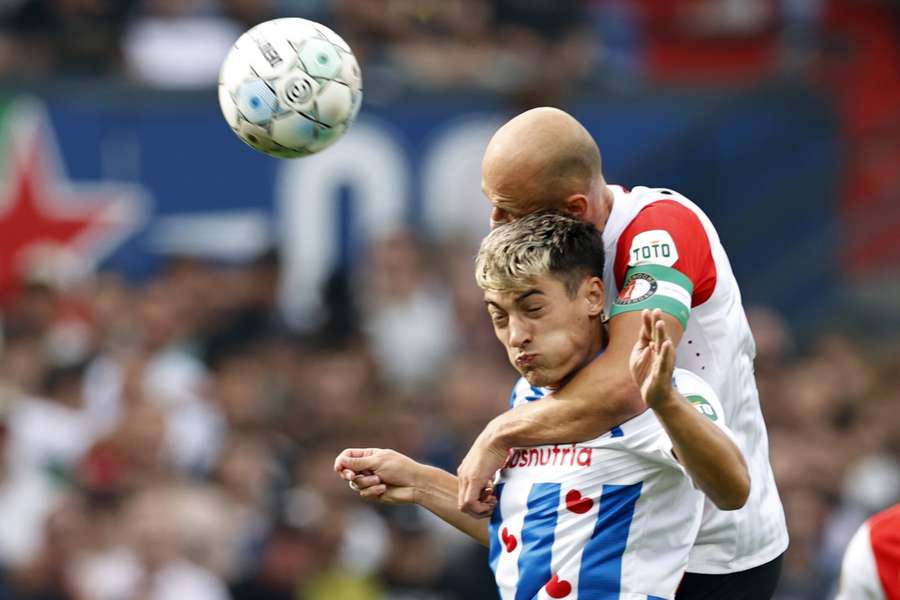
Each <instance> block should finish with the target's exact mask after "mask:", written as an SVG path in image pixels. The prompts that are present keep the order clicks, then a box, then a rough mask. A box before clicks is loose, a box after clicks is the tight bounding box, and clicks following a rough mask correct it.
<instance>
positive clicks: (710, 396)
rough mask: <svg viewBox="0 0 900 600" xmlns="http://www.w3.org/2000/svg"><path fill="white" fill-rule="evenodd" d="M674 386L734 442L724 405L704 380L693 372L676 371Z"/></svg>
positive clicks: (673, 380)
mask: <svg viewBox="0 0 900 600" xmlns="http://www.w3.org/2000/svg"><path fill="white" fill-rule="evenodd" d="M672 385H673V386H674V388H675V390H676V391H677V392H678V393H679V394H681V395H682V396H684V397H685V398H687V400H688V402H690V403H691V404H692V405H693V406H694V408H696V409H697V412H699V413H700V414H701V415H703V416H704V417H706V418H707V419H709V420H710V421H712V422H713V423H715V424H716V425H717V426H718V427H719V429H721V430H722V431H723V432H724V433H725V435H727V436H728V437H729V438H731V440H732V441H734V434H733V433H732V431H731V429H730V428H729V427H728V424H727V423H726V419H725V412H724V409H723V408H722V403H721V402H720V401H719V397H718V396H717V395H716V393H715V392H714V391H713V389H712V387H711V386H710V385H709V384H708V383H706V381H704V380H703V378H701V377H700V376H699V375H696V374H694V373H692V372H691V371H686V370H684V369H676V371H675V374H674V375H673V377H672Z"/></svg>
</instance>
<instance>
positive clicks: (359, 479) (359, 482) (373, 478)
mask: <svg viewBox="0 0 900 600" xmlns="http://www.w3.org/2000/svg"><path fill="white" fill-rule="evenodd" d="M352 481H353V483H355V484H356V487H358V488H359V489H361V490H364V489H366V488H370V487H373V486H376V485H379V484H381V483H382V481H381V477H379V476H378V475H357V476H356V477H354V478H353V480H352Z"/></svg>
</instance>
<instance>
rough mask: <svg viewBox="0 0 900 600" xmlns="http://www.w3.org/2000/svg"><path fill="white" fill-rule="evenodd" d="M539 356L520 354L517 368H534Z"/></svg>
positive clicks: (517, 359) (517, 358)
mask: <svg viewBox="0 0 900 600" xmlns="http://www.w3.org/2000/svg"><path fill="white" fill-rule="evenodd" d="M537 357H538V355H537V354H520V355H518V356H517V357H516V366H517V367H519V368H520V369H527V368H530V367H533V366H534V365H535V363H536V362H537Z"/></svg>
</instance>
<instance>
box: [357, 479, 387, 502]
mask: <svg viewBox="0 0 900 600" xmlns="http://www.w3.org/2000/svg"><path fill="white" fill-rule="evenodd" d="M386 491H387V486H386V485H384V484H383V483H382V484H380V485H374V486H372V487H370V488H365V489H360V490H359V495H360V497H361V498H365V499H367V500H375V499H377V498H378V497H380V496H381V495H382V494H384V493H385V492H386Z"/></svg>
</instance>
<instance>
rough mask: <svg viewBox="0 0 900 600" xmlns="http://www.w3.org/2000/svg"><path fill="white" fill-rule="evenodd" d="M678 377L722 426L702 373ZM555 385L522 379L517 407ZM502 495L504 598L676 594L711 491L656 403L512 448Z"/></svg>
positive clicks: (494, 529) (496, 563)
mask: <svg viewBox="0 0 900 600" xmlns="http://www.w3.org/2000/svg"><path fill="white" fill-rule="evenodd" d="M673 382H674V383H675V386H676V388H677V389H678V390H679V391H680V392H681V393H682V395H684V396H686V397H688V398H689V399H690V400H691V402H693V403H694V404H695V406H697V408H698V410H700V411H701V412H703V413H705V414H707V416H709V417H710V418H711V419H713V420H715V421H717V423H718V424H719V425H720V426H723V424H722V419H721V417H720V415H722V409H721V406H720V405H719V403H718V400H717V399H716V397H715V394H714V392H713V391H712V389H711V388H710V387H709V386H708V385H707V384H706V383H705V382H704V381H702V380H701V379H700V378H699V377H697V376H696V375H694V374H693V373H690V372H689V371H684V370H681V369H676V371H675V374H674V377H673ZM549 393H550V392H549V391H548V390H545V389H542V388H536V387H532V386H530V385H529V384H528V382H527V381H525V379H524V378H523V379H520V380H519V381H518V383H516V385H515V387H514V389H513V393H512V396H511V398H510V406H511V407H512V406H516V405H518V404H520V403H523V402H529V401H532V400H537V399H539V398H541V397H543V396H544V395H545V394H549ZM496 494H497V496H498V500H499V501H498V503H497V507H496V509H495V510H494V513H493V516H492V517H491V524H490V565H491V569H493V571H494V575H495V578H496V581H497V586H498V588H499V590H500V595H501V598H503V600H525V599H527V600H532V599H539V600H543V599H547V598H567V599H573V600H574V599H578V598H580V599H581V600H654V599H656V600H658V599H661V598H662V599H669V598H672V597H673V596H674V594H675V589H676V587H677V586H678V583H679V581H680V580H681V577H682V575H683V573H684V570H685V567H686V566H687V563H688V557H689V555H690V551H691V547H692V546H693V543H694V540H695V538H696V536H697V531H698V530H699V527H700V520H701V516H702V514H703V511H702V508H703V498H704V496H703V494H702V493H701V492H700V491H699V490H697V489H696V488H695V487H694V486H693V484H692V482H691V480H690V478H689V476H688V475H687V473H686V471H685V470H684V468H683V467H682V466H681V465H680V464H679V463H678V461H677V460H676V459H675V457H674V455H673V453H672V443H671V441H670V439H669V437H668V436H667V435H666V432H665V430H664V429H663V427H662V425H661V424H660V422H659V421H658V420H657V418H656V415H655V413H654V412H653V411H652V410H647V411H645V412H644V413H642V414H641V415H638V416H637V417H634V418H633V419H630V420H629V421H627V422H625V423H622V424H621V425H619V426H618V427H614V428H613V429H612V430H611V431H609V432H608V433H606V434H604V435H601V436H600V437H598V438H596V439H593V440H590V441H587V442H582V443H577V444H558V445H551V446H536V447H530V448H516V449H513V450H512V451H511V452H510V455H509V458H508V459H507V462H506V464H505V465H504V467H503V468H502V469H501V470H500V472H499V474H498V478H497V485H496Z"/></svg>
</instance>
